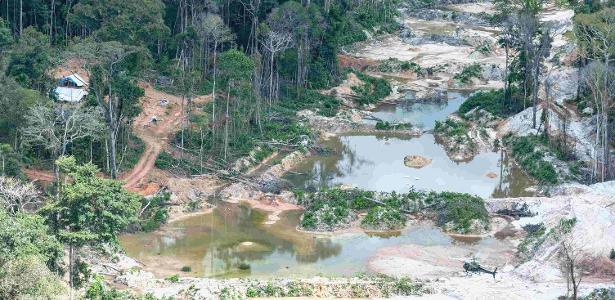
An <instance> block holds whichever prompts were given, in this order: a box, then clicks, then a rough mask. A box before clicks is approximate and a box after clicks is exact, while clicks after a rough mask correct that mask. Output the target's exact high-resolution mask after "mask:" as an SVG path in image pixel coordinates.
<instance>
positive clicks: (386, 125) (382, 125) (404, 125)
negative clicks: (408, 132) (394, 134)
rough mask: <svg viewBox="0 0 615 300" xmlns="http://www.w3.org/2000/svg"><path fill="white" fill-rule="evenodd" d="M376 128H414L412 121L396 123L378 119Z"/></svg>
mask: <svg viewBox="0 0 615 300" xmlns="http://www.w3.org/2000/svg"><path fill="white" fill-rule="evenodd" d="M375 128H376V130H404V129H412V124H410V123H396V124H391V123H390V122H388V121H384V122H382V121H378V122H376V127H375Z"/></svg>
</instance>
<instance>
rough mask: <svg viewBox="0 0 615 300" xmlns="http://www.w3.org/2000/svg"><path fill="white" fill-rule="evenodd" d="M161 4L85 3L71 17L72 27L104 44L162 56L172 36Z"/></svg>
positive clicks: (156, 0) (151, 0) (146, 0)
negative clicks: (168, 39) (127, 47)
mask: <svg viewBox="0 0 615 300" xmlns="http://www.w3.org/2000/svg"><path fill="white" fill-rule="evenodd" d="M164 9H165V6H164V4H163V2H162V1H160V0H108V1H98V0H81V1H79V3H78V4H76V5H75V6H74V7H73V10H72V12H71V13H70V14H69V16H68V20H69V23H70V24H72V25H73V26H75V27H76V28H83V29H84V30H82V36H85V35H84V34H88V33H93V34H94V35H95V36H96V37H98V38H99V39H100V40H103V41H117V42H120V43H122V44H126V45H133V46H146V47H148V48H149V49H150V50H153V51H155V52H156V53H158V54H160V53H161V50H162V48H161V47H162V46H163V45H164V43H165V42H166V39H167V38H168V36H169V34H170V29H169V28H168V27H167V26H166V25H165V24H164Z"/></svg>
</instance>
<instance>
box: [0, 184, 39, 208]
mask: <svg viewBox="0 0 615 300" xmlns="http://www.w3.org/2000/svg"><path fill="white" fill-rule="evenodd" d="M39 196H40V195H39V192H38V190H37V189H36V187H35V186H34V184H33V183H32V182H26V183H24V182H21V181H20V180H17V179H15V178H11V177H4V176H1V177H0V206H1V207H2V208H4V209H5V210H6V211H8V212H9V213H11V214H13V215H15V214H17V213H19V212H24V211H26V210H27V209H32V208H35V207H36V206H37V205H38V204H39V203H40V197H39Z"/></svg>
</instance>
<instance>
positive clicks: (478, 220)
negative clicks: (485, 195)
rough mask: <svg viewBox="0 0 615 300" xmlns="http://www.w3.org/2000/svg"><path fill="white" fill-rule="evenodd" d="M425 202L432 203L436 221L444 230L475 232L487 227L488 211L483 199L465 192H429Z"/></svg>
mask: <svg viewBox="0 0 615 300" xmlns="http://www.w3.org/2000/svg"><path fill="white" fill-rule="evenodd" d="M426 202H427V203H433V205H434V208H435V212H436V213H437V223H438V225H439V226H441V227H442V228H444V229H445V230H446V231H452V232H457V233H462V234H465V233H477V232H481V231H484V230H486V229H488V228H489V213H488V212H487V209H486V208H485V201H484V200H483V199H482V198H480V197H477V196H472V195H470V194H465V193H452V192H441V193H430V194H428V195H427V198H426Z"/></svg>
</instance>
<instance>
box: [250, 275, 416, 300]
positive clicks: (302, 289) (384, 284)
mask: <svg viewBox="0 0 615 300" xmlns="http://www.w3.org/2000/svg"><path fill="white" fill-rule="evenodd" d="M426 292H427V289H426V287H425V286H424V285H423V284H422V283H420V282H416V281H413V280H412V279H409V278H407V277H402V278H393V277H389V276H385V275H363V276H361V277H360V278H353V279H351V280H345V279H340V280H335V279H331V280H328V281H324V282H323V281H309V280H274V281H256V282H252V283H251V284H250V285H249V286H248V287H247V289H246V292H245V296H246V297H248V298H257V297H261V298H262V297H313V296H316V295H318V296H328V295H330V296H337V297H339V296H340V295H343V297H348V298H370V297H385V298H387V297H391V296H412V295H415V296H416V295H422V294H424V293H426Z"/></svg>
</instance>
